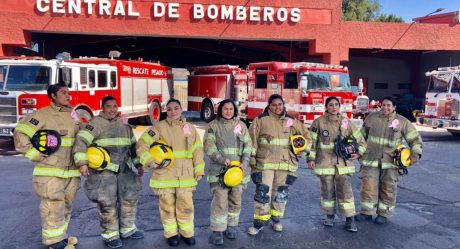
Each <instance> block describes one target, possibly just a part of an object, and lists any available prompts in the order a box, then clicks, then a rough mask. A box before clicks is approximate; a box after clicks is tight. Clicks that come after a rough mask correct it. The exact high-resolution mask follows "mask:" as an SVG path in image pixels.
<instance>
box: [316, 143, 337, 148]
mask: <svg viewBox="0 0 460 249" xmlns="http://www.w3.org/2000/svg"><path fill="white" fill-rule="evenodd" d="M318 148H320V149H323V150H333V149H334V144H333V143H331V144H323V143H321V142H320V143H319V145H318Z"/></svg>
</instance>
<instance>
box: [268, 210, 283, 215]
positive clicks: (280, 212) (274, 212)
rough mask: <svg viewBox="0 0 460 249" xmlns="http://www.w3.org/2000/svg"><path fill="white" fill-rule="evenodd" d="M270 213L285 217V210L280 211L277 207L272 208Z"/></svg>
mask: <svg viewBox="0 0 460 249" xmlns="http://www.w3.org/2000/svg"><path fill="white" fill-rule="evenodd" d="M270 215H271V216H274V217H283V216H284V212H283V211H278V210H276V209H272V210H270Z"/></svg>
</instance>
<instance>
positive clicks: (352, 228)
mask: <svg viewBox="0 0 460 249" xmlns="http://www.w3.org/2000/svg"><path fill="white" fill-rule="evenodd" d="M345 230H347V231H348V232H357V231H358V228H357V227H356V223H355V218H354V217H347V218H346V220H345Z"/></svg>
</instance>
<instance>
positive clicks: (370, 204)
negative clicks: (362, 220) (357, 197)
mask: <svg viewBox="0 0 460 249" xmlns="http://www.w3.org/2000/svg"><path fill="white" fill-rule="evenodd" d="M359 205H360V206H361V209H365V210H374V209H375V208H376V207H377V203H376V202H370V201H362V200H361V202H360V203H359Z"/></svg>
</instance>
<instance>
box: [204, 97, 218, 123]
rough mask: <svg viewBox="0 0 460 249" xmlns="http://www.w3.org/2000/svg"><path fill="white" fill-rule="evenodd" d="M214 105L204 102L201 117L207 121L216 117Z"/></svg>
mask: <svg viewBox="0 0 460 249" xmlns="http://www.w3.org/2000/svg"><path fill="white" fill-rule="evenodd" d="M214 115H215V114H214V107H213V106H212V103H210V102H206V103H204V104H203V107H202V108H201V118H202V119H203V120H204V121H205V122H206V123H209V122H211V121H212V120H213V119H214Z"/></svg>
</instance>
